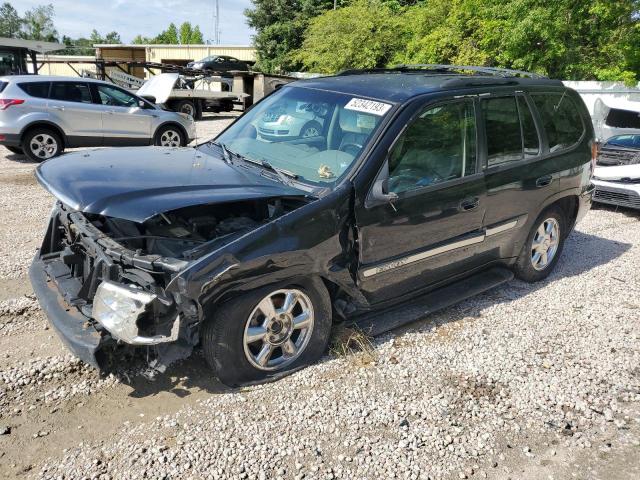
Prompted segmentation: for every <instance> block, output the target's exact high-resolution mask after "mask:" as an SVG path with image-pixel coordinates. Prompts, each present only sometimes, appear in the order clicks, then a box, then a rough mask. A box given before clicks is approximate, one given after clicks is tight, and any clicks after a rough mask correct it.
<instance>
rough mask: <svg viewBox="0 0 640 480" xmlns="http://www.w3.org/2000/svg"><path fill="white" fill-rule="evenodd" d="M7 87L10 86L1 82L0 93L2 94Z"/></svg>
mask: <svg viewBox="0 0 640 480" xmlns="http://www.w3.org/2000/svg"><path fill="white" fill-rule="evenodd" d="M7 85H9V84H8V83H7V82H0V93H2V91H3V90H4V89H5V87H6V86H7Z"/></svg>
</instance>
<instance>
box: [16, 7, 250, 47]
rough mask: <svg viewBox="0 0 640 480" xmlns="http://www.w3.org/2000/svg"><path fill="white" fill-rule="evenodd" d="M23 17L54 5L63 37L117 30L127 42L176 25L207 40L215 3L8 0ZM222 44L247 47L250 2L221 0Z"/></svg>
mask: <svg viewBox="0 0 640 480" xmlns="http://www.w3.org/2000/svg"><path fill="white" fill-rule="evenodd" d="M8 1H9V2H10V3H11V4H12V5H13V6H14V7H15V9H16V10H18V12H19V13H20V15H23V14H24V12H25V11H26V10H30V9H31V8H32V7H34V6H36V5H42V4H47V3H51V4H53V6H54V8H55V12H56V16H55V19H54V21H55V25H56V28H57V30H58V34H59V35H60V38H62V35H67V36H69V37H72V38H76V37H88V36H89V35H90V34H91V30H93V29H94V28H95V29H96V30H98V32H100V33H101V34H102V35H104V34H106V33H107V32H111V31H113V30H115V31H117V32H118V33H119V34H120V38H121V39H122V41H123V42H125V43H128V42H130V41H131V40H132V39H133V37H135V36H136V35H137V34H142V35H143V36H147V37H152V36H155V35H157V34H158V33H160V32H161V31H162V30H164V29H166V28H167V26H168V25H169V23H171V22H173V23H175V24H176V25H178V26H180V24H181V23H182V22H185V21H189V22H191V24H192V25H200V30H202V34H203V36H204V39H205V41H206V40H208V39H213V11H214V5H215V0H108V1H105V0H8ZM219 2H220V31H221V43H226V44H235V45H247V44H249V43H250V42H251V34H252V32H251V30H250V29H249V27H248V26H247V24H246V19H245V16H244V15H243V13H242V12H243V11H244V9H245V8H247V7H248V6H250V4H251V2H250V0H219Z"/></svg>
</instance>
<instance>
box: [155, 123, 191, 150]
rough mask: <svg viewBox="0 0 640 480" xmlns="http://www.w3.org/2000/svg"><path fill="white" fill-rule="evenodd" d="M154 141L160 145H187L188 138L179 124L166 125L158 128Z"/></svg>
mask: <svg viewBox="0 0 640 480" xmlns="http://www.w3.org/2000/svg"><path fill="white" fill-rule="evenodd" d="M153 143H154V145H156V146H159V147H184V146H186V145H187V139H186V137H185V135H184V133H182V130H181V129H180V128H178V127H177V126H175V125H165V126H163V127H160V128H159V129H158V131H157V132H156V136H155V138H154V141H153Z"/></svg>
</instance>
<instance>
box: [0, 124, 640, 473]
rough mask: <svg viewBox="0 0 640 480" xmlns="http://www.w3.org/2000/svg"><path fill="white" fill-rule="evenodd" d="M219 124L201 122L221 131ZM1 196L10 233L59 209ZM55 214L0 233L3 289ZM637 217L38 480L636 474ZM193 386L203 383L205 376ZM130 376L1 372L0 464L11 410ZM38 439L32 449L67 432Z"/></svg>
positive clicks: (101, 443) (64, 366) (600, 218)
mask: <svg viewBox="0 0 640 480" xmlns="http://www.w3.org/2000/svg"><path fill="white" fill-rule="evenodd" d="M221 123H222V122H216V121H211V120H209V121H207V122H200V124H199V128H200V129H201V130H202V129H204V128H206V129H208V130H209V131H212V130H213V129H215V128H220V126H221ZM214 126H215V127H214ZM200 135H201V136H205V134H204V133H201V134H200ZM12 162H15V160H6V159H5V160H2V159H0V166H3V167H4V166H5V165H11V167H12V168H13V169H14V170H18V171H20V170H22V169H32V168H33V166H32V165H22V164H18V165H13V163H12ZM0 180H1V179H0ZM2 185H4V184H3V183H2V182H1V181H0V208H2V209H3V210H2V213H0V215H1V217H0V219H2V220H3V223H6V220H7V219H8V220H9V223H10V224H11V225H14V226H16V225H18V223H17V222H18V219H19V218H21V216H20V215H21V214H20V212H24V211H28V210H29V207H30V206H33V205H39V204H40V202H42V203H43V204H48V203H49V202H44V199H45V198H46V195H44V194H42V193H41V191H40V190H39V188H37V187H35V186H34V187H33V188H32V187H26V191H24V190H23V189H15V188H14V189H7V188H4V187H2ZM8 197H12V198H8ZM3 205H11V208H10V210H9V211H6V210H5V209H4V208H5V207H3ZM45 210H48V207H47V208H46V209H45V208H44V207H38V208H36V209H34V213H33V214H29V217H28V219H27V221H26V222H25V224H24V225H19V227H18V226H16V227H15V228H19V230H20V235H21V236H23V237H24V238H23V239H22V240H21V241H20V242H17V243H16V246H15V248H13V247H12V248H13V251H11V252H9V251H5V250H4V248H7V247H6V246H7V245H10V244H12V243H11V242H10V237H12V236H13V235H12V234H11V233H10V232H7V231H6V229H2V230H0V248H2V250H1V252H2V253H1V254H0V265H2V264H3V263H4V262H9V263H10V265H8V266H6V267H5V266H3V267H1V268H0V279H11V278H15V277H19V276H20V275H24V272H25V271H26V270H25V269H26V267H27V265H28V261H29V257H30V254H31V253H32V252H29V253H30V254H29V255H27V250H30V249H31V248H32V247H33V246H34V245H37V243H38V241H39V240H40V234H41V229H42V227H43V223H44V220H43V218H42V215H44V216H46V211H45ZM639 219H640V215H639V214H634V213H631V212H616V211H613V210H594V211H592V212H590V213H589V214H588V216H587V217H586V218H585V220H584V221H583V223H582V224H580V225H579V226H578V228H577V231H576V232H574V233H573V234H572V235H571V237H570V238H569V239H568V242H567V245H566V247H565V250H564V253H563V256H562V258H561V260H560V262H559V263H558V266H557V269H556V271H555V272H554V273H553V274H552V275H551V277H549V279H548V280H546V281H544V282H542V283H540V284H536V285H528V284H525V283H522V282H519V281H512V282H510V283H509V284H507V285H506V286H502V287H499V288H497V289H495V290H494V291H492V292H490V293H487V294H484V295H481V296H478V297H476V298H474V299H471V300H469V301H466V302H464V303H462V304H460V305H457V306H455V307H453V308H449V309H447V310H445V311H443V312H441V313H439V314H436V315H433V316H431V317H429V318H428V319H425V320H424V321H421V322H419V323H417V324H415V325H413V326H411V327H409V328H405V329H403V330H401V331H397V332H393V333H391V334H387V335H385V336H382V337H380V338H377V339H375V340H374V347H375V361H373V362H368V361H363V359H362V358H359V355H360V356H364V355H365V354H356V355H355V356H348V357H341V358H336V357H333V356H327V357H326V358H324V359H323V361H322V362H321V363H319V364H318V365H315V366H312V367H310V368H307V369H305V370H303V371H301V372H298V373H296V374H294V375H292V376H290V377H287V378H285V379H283V380H280V381H278V382H275V383H271V384H267V385H261V386H256V387H251V388H247V389H243V390H241V391H228V390H224V389H218V390H217V391H214V392H211V393H209V394H207V395H193V397H195V398H196V399H195V400H192V399H190V397H189V396H186V397H184V398H183V401H182V402H180V404H181V405H180V406H179V407H177V408H175V409H172V410H171V411H169V412H166V413H165V414H162V415H160V416H156V415H153V414H152V418H147V417H144V418H143V417H140V421H136V422H132V421H127V422H126V423H124V424H123V425H122V426H121V427H118V428H117V429H116V430H117V431H116V432H115V433H114V434H109V435H108V436H105V437H102V438H93V439H92V440H90V441H87V440H84V439H83V440H82V443H80V442H77V443H76V444H75V446H73V447H71V448H65V450H64V451H61V450H60V449H58V450H56V449H55V448H54V449H53V450H52V451H53V453H51V454H50V455H48V458H43V457H38V458H36V459H32V460H31V461H30V462H29V463H30V464H31V465H32V466H33V467H34V468H33V469H31V470H29V472H30V473H29V475H32V476H34V477H40V478H47V479H49V478H51V479H54V478H56V479H58V478H60V479H76V478H100V479H106V478H112V479H120V478H127V479H136V478H172V479H177V478H180V479H183V478H184V479H201V478H247V479H267V478H269V479H272V478H273V479H275V478H282V479H293V478H297V479H301V478H305V479H309V478H311V479H316V478H318V479H320V478H322V479H331V478H343V479H365V478H366V479H376V480H377V479H381V478H385V479H386V478H414V479H418V478H432V479H440V478H445V479H447V478H472V477H473V478H476V477H477V478H486V477H490V478H514V479H515V478H549V477H548V475H551V478H556V479H563V478H571V477H572V474H573V473H576V476H577V477H578V478H603V479H607V478H613V477H607V476H606V475H605V476H602V477H601V476H599V475H600V474H598V473H597V472H596V467H593V469H592V465H591V463H589V462H591V461H593V462H597V461H603V460H601V459H602V458H605V457H604V456H605V455H609V454H611V452H615V451H619V452H623V453H624V452H628V451H631V452H632V454H631V455H630V456H629V457H626V458H628V459H630V461H627V462H626V463H624V464H622V465H621V466H620V469H621V470H620V472H618V473H620V475H619V476H616V477H615V478H638V477H637V476H636V473H637V472H638V469H639V468H640V460H639V456H638V454H637V452H638V446H639V445H640V442H639V439H640V436H639V435H638V432H640V428H639V427H640V414H639V412H640V408H639V405H640V366H639V365H640V300H639V299H640V268H639V267H640V245H638V243H639V240H640V221H639ZM12 222H13V223H12ZM12 228H13V227H12ZM12 245H13V244H12ZM38 310H39V309H38V307H37V306H35V305H34V303H33V299H32V298H30V297H21V298H19V299H10V300H6V301H3V302H0V319H5V320H4V322H5V324H9V323H10V322H9V323H8V322H6V319H7V318H15V319H21V318H26V317H29V316H32V315H37V314H38V313H39V312H38ZM2 325H3V323H0V328H2ZM0 332H2V330H0ZM1 338H2V334H1V333H0V340H1ZM178 371H179V368H178ZM195 375H196V376H198V375H199V376H202V377H206V376H207V375H208V372H207V371H206V370H205V369H204V367H202V369H201V370H199V371H198V372H197V373H196V374H195ZM184 380H185V381H184V382H183V384H182V385H183V387H184V389H185V390H187V391H189V392H191V393H195V392H196V391H197V390H198V389H197V388H196V387H193V386H191V387H189V386H188V384H189V380H192V381H193V382H192V385H196V384H198V382H197V380H198V378H190V379H189V378H187V379H184ZM122 381H123V378H122V377H118V376H115V375H113V376H110V377H100V376H99V375H97V374H96V372H95V371H93V370H91V369H89V368H88V367H85V366H83V365H81V364H80V363H78V362H77V361H76V360H74V359H73V358H72V357H70V356H67V355H66V354H65V353H64V352H63V351H62V350H61V351H60V353H59V354H58V355H55V356H53V357H41V358H33V359H31V358H22V359H16V360H15V362H14V363H13V364H12V365H10V366H8V367H6V368H3V369H0V431H4V430H3V429H8V430H9V432H10V433H6V434H3V435H2V436H1V437H0V462H3V460H2V449H3V448H5V447H4V445H5V444H3V443H2V442H3V441H5V440H3V439H7V438H11V437H13V436H14V435H16V432H18V430H19V429H17V428H13V426H12V425H13V424H12V423H11V421H12V420H11V419H12V417H11V408H12V405H17V404H20V402H23V406H22V407H18V408H27V409H28V408H29V405H35V404H37V405H38V408H42V407H41V406H40V404H45V405H47V406H48V407H47V408H49V406H50V405H61V406H64V405H65V404H70V403H72V402H73V401H72V400H71V398H73V397H78V396H79V395H82V396H83V398H84V397H89V398H90V397H92V396H95V395H96V392H104V391H105V389H111V390H112V391H113V392H115V394H120V393H119V392H121V390H119V389H120V388H121V383H122ZM156 382H162V379H157V380H156ZM122 395H124V394H122ZM36 398H37V399H38V400H35V399H36ZM25 399H26V400H25ZM146 400H148V401H149V402H152V401H153V400H152V398H151V397H147V399H146ZM150 405H151V403H150ZM123 408H126V407H123ZM149 411H155V410H151V409H150V410H149ZM100 414H101V412H96V415H100ZM10 427H11V428H10ZM35 432H36V433H35V434H34V435H35V437H36V438H35V439H33V441H38V442H46V441H47V439H48V438H50V433H51V435H53V434H55V433H56V432H54V431H50V429H49V427H42V428H40V427H38V429H37V430H36V431H35ZM40 433H44V434H45V435H40ZM628 449H631V450H628ZM582 452H591V453H587V454H586V455H583V453H582ZM563 455H564V456H563ZM567 458H572V459H576V458H581V459H582V461H581V462H577V461H575V462H573V463H572V462H570V461H566V459H567ZM554 459H555V460H554ZM599 459H600V460H599ZM596 466H598V465H596ZM16 468H17V467H16ZM598 468H599V467H598ZM545 469H546V470H545ZM534 471H535V472H539V471H542V473H543V474H544V475H542V474H541V475H540V476H535V475H534V473H533V472H534ZM523 472H527V473H526V474H525V473H523ZM536 475H537V473H536Z"/></svg>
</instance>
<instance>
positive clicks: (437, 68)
mask: <svg viewBox="0 0 640 480" xmlns="http://www.w3.org/2000/svg"><path fill="white" fill-rule="evenodd" d="M412 70H416V71H426V72H433V73H450V72H471V73H472V74H485V75H493V76H497V77H503V78H512V77H528V78H548V77H546V76H544V75H540V74H539V73H533V72H527V71H524V70H513V69H510V68H498V67H483V66H478V65H441V64H436V63H424V64H415V65H404V64H403V65H395V66H393V67H388V68H370V69H362V70H360V69H350V70H343V71H342V72H340V73H338V75H356V74H359V73H385V72H387V73H393V72H408V71H412Z"/></svg>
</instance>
